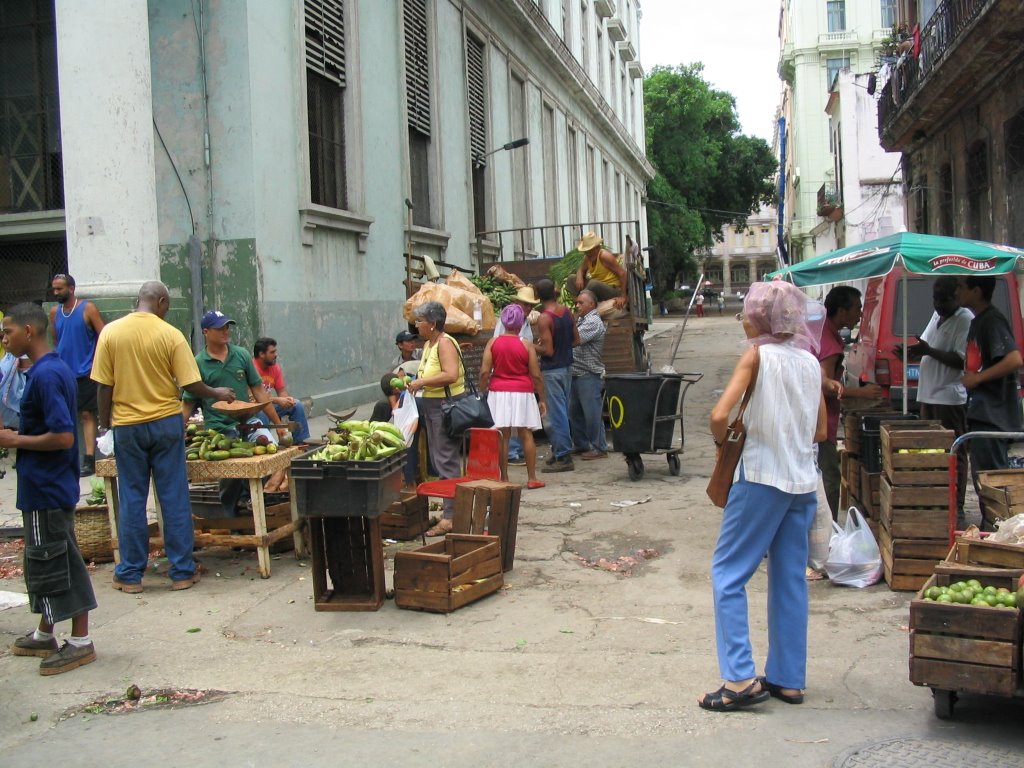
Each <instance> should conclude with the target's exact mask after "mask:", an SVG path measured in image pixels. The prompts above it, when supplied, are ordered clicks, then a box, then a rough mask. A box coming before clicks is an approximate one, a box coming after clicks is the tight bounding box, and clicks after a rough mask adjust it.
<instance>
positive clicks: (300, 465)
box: [291, 447, 405, 517]
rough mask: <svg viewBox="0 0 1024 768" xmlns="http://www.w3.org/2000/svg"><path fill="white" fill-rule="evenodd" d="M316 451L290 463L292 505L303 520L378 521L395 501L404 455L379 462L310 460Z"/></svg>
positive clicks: (397, 494)
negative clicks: (340, 518)
mask: <svg viewBox="0 0 1024 768" xmlns="http://www.w3.org/2000/svg"><path fill="white" fill-rule="evenodd" d="M319 450H320V447H317V448H314V449H312V450H310V451H307V452H306V453H304V454H302V455H301V456H299V457H298V458H297V459H294V460H292V466H291V472H292V478H293V480H294V481H295V504H296V507H297V508H298V513H299V515H301V516H303V517H378V516H379V515H380V514H381V512H383V511H384V510H385V509H387V508H388V507H389V506H390V505H391V504H392V503H394V502H396V501H398V499H399V497H400V496H401V490H402V466H403V465H404V464H405V451H398V452H397V453H393V454H392V455H391V456H388V457H387V458H386V459H381V460H380V461H322V460H319V459H312V458H310V456H312V455H313V454H314V453H316V452H317V451H319Z"/></svg>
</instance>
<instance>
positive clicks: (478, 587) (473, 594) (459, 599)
mask: <svg viewBox="0 0 1024 768" xmlns="http://www.w3.org/2000/svg"><path fill="white" fill-rule="evenodd" d="M504 583H505V579H504V577H503V576H502V573H501V571H500V570H499V571H498V573H496V574H495V575H494V576H491V577H490V578H488V579H485V580H484V581H482V582H480V583H479V584H473V585H472V586H470V587H467V588H466V589H462V590H459V591H458V592H454V593H453V594H452V597H451V610H453V611H454V610H455V609H456V608H462V607H463V606H464V605H468V604H469V603H472V602H474V601H476V600H479V599H480V598H481V597H486V596H487V595H490V594H492V593H494V592H497V591H498V590H499V589H501V587H502V585H503V584H504Z"/></svg>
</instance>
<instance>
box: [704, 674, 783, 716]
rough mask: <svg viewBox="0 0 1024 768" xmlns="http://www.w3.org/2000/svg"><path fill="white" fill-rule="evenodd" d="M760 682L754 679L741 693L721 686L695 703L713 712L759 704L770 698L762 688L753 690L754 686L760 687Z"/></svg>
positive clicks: (759, 679)
mask: <svg viewBox="0 0 1024 768" xmlns="http://www.w3.org/2000/svg"><path fill="white" fill-rule="evenodd" d="M760 682H761V678H754V682H752V683H751V684H750V685H748V686H747V687H746V688H744V689H743V690H742V691H732V690H729V689H728V688H726V687H725V686H724V685H723V686H722V687H721V688H719V689H718V690H717V691H714V692H712V693H705V694H704V698H702V699H701V700H700V701H698V702H697V703H698V704H699V705H700V708H701V709H710V710H712V711H714V712H731V711H732V710H734V709H740V708H741V707H746V706H750V705H751V704H760V703H761V702H762V701H766V700H767V699H768V697H769V696H770V694H769V693H768V691H766V690H765V689H764V688H761V687H758V690H756V691H755V690H754V686H755V685H756V686H760Z"/></svg>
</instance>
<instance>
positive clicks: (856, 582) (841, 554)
mask: <svg viewBox="0 0 1024 768" xmlns="http://www.w3.org/2000/svg"><path fill="white" fill-rule="evenodd" d="M832 528H833V530H834V531H835V532H834V533H833V535H832V541H831V542H830V543H829V552H828V559H827V560H825V573H827V574H828V577H829V579H830V580H831V581H832V583H833V584H842V585H844V586H847V587H870V586H871V585H872V584H874V583H876V582H877V581H878V580H879V579H880V578H882V555H881V553H880V552H879V551H878V544H877V543H876V542H875V537H874V536H872V535H871V529H870V528H868V525H867V523H865V522H864V518H863V516H862V515H861V513H860V512H859V511H858V510H857V508H856V507H850V509H849V510H848V511H847V513H846V526H845V527H844V528H840V527H839V525H838V524H836V523H832Z"/></svg>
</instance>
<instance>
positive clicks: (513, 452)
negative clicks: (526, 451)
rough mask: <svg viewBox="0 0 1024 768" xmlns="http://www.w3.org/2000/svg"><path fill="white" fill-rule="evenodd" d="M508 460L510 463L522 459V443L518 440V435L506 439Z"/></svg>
mask: <svg viewBox="0 0 1024 768" xmlns="http://www.w3.org/2000/svg"><path fill="white" fill-rule="evenodd" d="M508 458H509V460H510V461H511V460H512V459H516V460H517V461H518V460H520V459H522V458H523V441H522V440H520V439H519V435H518V434H513V435H512V436H511V437H510V438H509V439H508Z"/></svg>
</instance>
